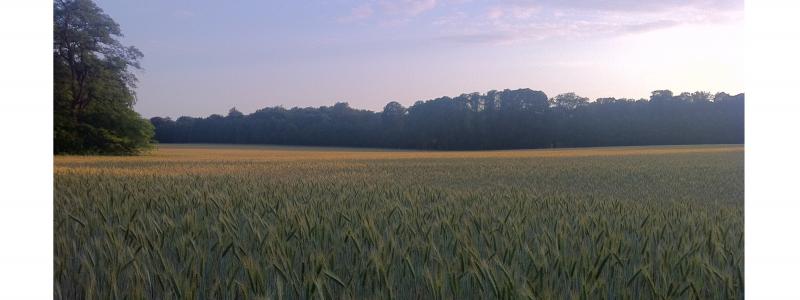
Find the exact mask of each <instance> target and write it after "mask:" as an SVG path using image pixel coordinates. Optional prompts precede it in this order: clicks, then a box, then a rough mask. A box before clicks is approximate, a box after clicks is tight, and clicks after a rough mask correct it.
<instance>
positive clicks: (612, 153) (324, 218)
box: [54, 145, 744, 299]
mask: <svg viewBox="0 0 800 300" xmlns="http://www.w3.org/2000/svg"><path fill="white" fill-rule="evenodd" d="M743 156H744V152H743V147H742V146H741V145H707V146H670V147H620V148H585V149H564V150H518V151H464V152H424V151H380V150H372V149H360V150H351V149H326V148H313V147H306V148H289V147H253V146H248V147H233V146H223V147H217V146H208V145H188V146H187V145H182V146H172V145H162V146H160V147H159V149H158V150H156V151H154V152H153V153H151V154H149V155H145V156H137V157H93V156H59V157H56V158H55V168H54V176H55V199H54V205H55V220H54V232H55V236H54V248H55V253H54V259H55V270H54V279H55V297H56V298H86V299H106V298H137V299H138V298H214V299H235V298H269V299H297V298H344V299H365V298H388V299H392V298H395V299H408V298H423V299H437V298H444V299H463V298H501V299H515V298H536V299H549V298H575V299H589V298H621V299H632V298H637V299H638V298H700V299H723V298H724V299H729V298H743V297H744V290H743V272H744V270H743V268H744V239H743V236H744V233H743V230H744V226H743V223H744V211H743V210H744V208H743V199H744V170H743V169H744V161H743Z"/></svg>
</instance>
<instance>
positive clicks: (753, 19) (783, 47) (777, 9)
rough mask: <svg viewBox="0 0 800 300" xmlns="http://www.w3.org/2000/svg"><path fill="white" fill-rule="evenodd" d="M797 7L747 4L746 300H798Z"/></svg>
mask: <svg viewBox="0 0 800 300" xmlns="http://www.w3.org/2000/svg"><path fill="white" fill-rule="evenodd" d="M799 7H800V4H798V2H796V1H774V0H767V1H764V0H758V1H748V2H746V3H745V10H746V13H745V24H746V35H747V49H746V51H747V62H746V66H747V68H746V70H747V71H746V76H747V78H746V80H747V88H746V96H745V97H746V100H745V103H746V111H745V114H746V115H745V124H746V127H747V129H746V132H745V294H746V297H747V298H751V299H785V298H792V299H798V296H800V289H798V285H797V284H798V278H800V276H798V273H797V272H798V270H800V252H798V249H800V247H798V246H799V245H800V238H798V236H800V232H798V230H799V229H800V222H799V220H800V214H799V213H800V210H798V207H800V197H798V196H797V195H798V191H800V190H798V188H800V176H798V175H797V172H798V171H800V164H799V163H798V159H799V158H800V147H798V145H799V144H800V143H799V142H798V138H800V132H798V130H797V129H798V126H797V121H798V120H800V96H798V95H800V84H798V83H799V82H798V78H800V75H798V74H800V64H798V55H800V40H799V38H800V23H799V22H798V19H800V18H798V15H797V12H798V11H800V10H798V8H799Z"/></svg>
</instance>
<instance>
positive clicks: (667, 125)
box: [150, 89, 744, 150]
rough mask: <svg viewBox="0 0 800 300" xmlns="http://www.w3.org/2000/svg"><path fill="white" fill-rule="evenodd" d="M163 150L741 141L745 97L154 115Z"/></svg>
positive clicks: (466, 97) (528, 99) (535, 95)
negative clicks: (178, 146) (187, 146)
mask: <svg viewBox="0 0 800 300" xmlns="http://www.w3.org/2000/svg"><path fill="white" fill-rule="evenodd" d="M150 122H151V123H152V124H153V125H154V126H155V138H156V140H158V141H159V142H161V143H232V144H277V145H315V146H347V147H389V148H415V149H440V150H479V149H515V148H551V147H589V146H623V145H679V144H739V143H744V94H738V95H729V94H726V93H717V94H711V93H707V92H694V93H681V94H679V95H674V94H673V93H672V92H671V91H669V90H658V91H654V92H652V95H651V96H650V99H638V100H633V99H615V98H600V99H596V100H595V101H589V99H588V98H584V97H580V96H578V95H575V94H574V93H567V94H561V95H557V96H555V97H553V98H548V97H547V95H545V93H543V92H541V91H534V90H531V89H518V90H504V91H489V92H487V93H486V94H479V93H472V94H462V95H460V96H458V97H455V98H450V97H442V98H437V99H433V100H428V101H417V102H416V103H414V105H412V106H411V107H408V108H406V107H403V105H401V104H400V103H397V102H390V103H388V104H386V106H385V107H384V109H383V111H382V112H372V111H369V110H360V109H353V108H351V107H350V106H349V105H348V104H347V103H336V104H335V105H333V106H323V107H319V108H297V107H296V108H291V109H285V108H283V107H267V108H264V109H260V110H258V111H256V112H254V113H252V114H249V115H244V114H242V113H241V112H239V111H238V110H236V109H235V108H233V109H231V110H230V111H229V112H228V114H227V115H226V116H222V115H218V114H214V115H211V116H209V117H206V118H193V117H180V118H178V119H177V120H172V119H170V118H161V117H155V118H152V119H150Z"/></svg>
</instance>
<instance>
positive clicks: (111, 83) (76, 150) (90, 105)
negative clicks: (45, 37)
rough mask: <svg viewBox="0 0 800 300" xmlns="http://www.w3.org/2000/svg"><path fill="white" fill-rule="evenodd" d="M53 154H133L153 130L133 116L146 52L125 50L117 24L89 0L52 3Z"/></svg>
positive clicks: (147, 141)
mask: <svg viewBox="0 0 800 300" xmlns="http://www.w3.org/2000/svg"><path fill="white" fill-rule="evenodd" d="M53 5H54V8H53V93H54V94H53V138H54V148H55V149H54V152H55V153H72V154H135V153H138V152H140V151H142V150H144V149H147V148H148V147H149V146H150V143H151V140H152V137H153V134H154V133H153V126H152V125H151V124H150V122H147V120H146V119H143V118H142V117H140V116H139V114H137V113H136V112H135V111H133V104H134V102H135V100H136V98H135V95H134V92H133V89H134V88H135V86H136V85H135V84H136V77H135V76H134V74H133V73H132V70H135V69H139V59H140V58H141V57H142V53H141V52H140V51H139V50H137V49H136V48H134V47H128V46H124V45H122V44H121V43H120V42H119V41H118V40H117V38H118V37H121V36H122V32H121V31H120V28H119V25H118V24H117V23H116V22H114V20H113V19H111V17H109V16H108V15H106V14H105V13H103V11H102V10H101V9H100V8H99V7H97V5H95V4H94V2H92V1H91V0H56V1H54V3H53Z"/></svg>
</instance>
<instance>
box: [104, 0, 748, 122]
mask: <svg viewBox="0 0 800 300" xmlns="http://www.w3.org/2000/svg"><path fill="white" fill-rule="evenodd" d="M96 2H97V4H98V5H99V6H100V7H101V8H102V9H103V10H104V11H105V12H106V13H107V14H109V15H110V16H111V17H112V18H113V19H114V20H116V21H117V23H119V24H120V26H121V28H122V32H123V34H124V37H123V38H122V39H121V40H122V41H123V43H124V44H127V45H133V46H136V47H137V48H139V49H140V50H141V51H142V52H143V53H144V58H143V59H142V61H141V63H142V67H143V70H141V71H138V72H137V75H138V78H139V83H138V86H137V88H136V92H137V104H136V106H135V109H136V111H138V112H139V113H140V114H142V115H143V116H144V117H154V116H162V117H172V118H177V117H179V116H194V117H201V116H202V117H204V116H208V115H210V114H214V113H217V114H222V115H225V114H226V113H227V111H228V110H229V109H230V108H232V107H236V108H237V109H238V110H240V111H242V112H244V113H251V112H254V111H256V110H257V109H260V108H264V107H267V106H283V107H287V108H289V107H295V106H299V107H307V106H323V105H324V106H329V105H333V104H334V103H336V102H348V103H349V104H350V106H351V107H354V108H361V109H370V110H375V111H379V110H381V109H382V108H383V106H384V105H385V104H386V103H388V102H389V101H398V102H400V103H402V104H403V105H406V106H410V105H412V104H413V103H414V102H415V101H418V100H428V99H433V98H437V97H441V96H451V97H454V96H458V95H460V94H462V93H471V92H480V93H485V92H487V91H489V90H493V89H494V90H503V89H517V88H531V89H534V90H541V91H544V92H545V93H546V94H547V95H548V96H550V97H552V96H555V95H557V94H560V93H566V92H575V93H577V94H578V95H581V96H585V97H589V98H590V99H595V98H600V97H617V98H622V97H625V98H637V99H638V98H647V97H648V96H649V95H650V92H651V91H653V90H658V89H670V90H672V91H673V92H676V93H678V92H683V91H688V92H693V91H698V90H699V91H709V92H718V91H724V92H728V93H731V94H733V93H739V92H744V90H743V89H744V82H743V81H744V74H743V72H744V70H743V69H744V50H743V46H744V8H743V6H744V4H743V1H742V0H698V1H689V0H660V1H657V0H594V1H592V0H561V1H559V0H538V1H533V0H528V1H525V0H519V1H515V0H511V1H480V0H396V1H388V0H372V1H352V0H347V1H345V0H327V1H316V0H309V1H220V0H217V1H207V0H192V1H179V0H176V1H163V0H96Z"/></svg>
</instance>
